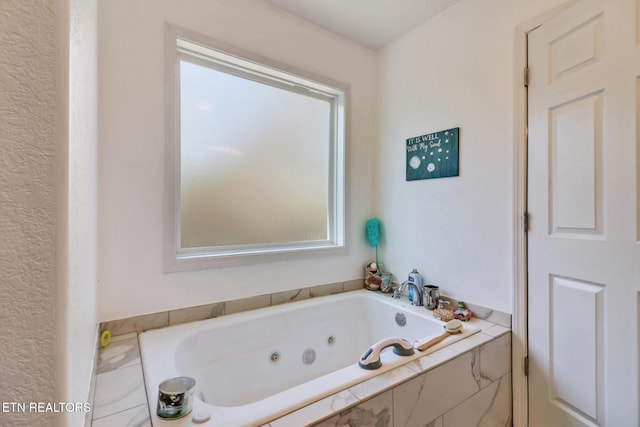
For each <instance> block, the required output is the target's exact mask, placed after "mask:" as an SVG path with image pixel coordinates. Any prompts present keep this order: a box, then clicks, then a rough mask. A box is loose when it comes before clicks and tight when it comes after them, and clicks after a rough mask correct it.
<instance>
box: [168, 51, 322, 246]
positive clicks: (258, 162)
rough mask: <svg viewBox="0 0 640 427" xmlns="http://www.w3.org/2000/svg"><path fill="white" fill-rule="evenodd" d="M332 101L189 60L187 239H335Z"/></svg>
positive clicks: (184, 129)
mask: <svg viewBox="0 0 640 427" xmlns="http://www.w3.org/2000/svg"><path fill="white" fill-rule="evenodd" d="M330 132H331V104H330V102H329V101H328V100H327V99H321V98H315V97H311V96H307V95H303V94H299V93H295V92H291V91H288V90H283V89H280V88H277V87H274V86H270V85H268V84H264V83H260V82H256V81H253V80H248V79H246V78H242V77H237V76H235V75H231V74H227V73H224V72H221V71H217V70H215V69H211V68H208V67H204V66H201V65H197V64H193V63H190V62H187V61H180V230H181V246H182V247H183V248H189V247H206V246H225V245H245V244H268V243H283V242H297V241H308V240H311V241H315V240H325V241H326V240H328V239H329V236H328V229H327V227H328V225H327V222H328V221H327V216H328V213H329V206H328V190H329V155H330V150H329V148H330V145H329V136H330Z"/></svg>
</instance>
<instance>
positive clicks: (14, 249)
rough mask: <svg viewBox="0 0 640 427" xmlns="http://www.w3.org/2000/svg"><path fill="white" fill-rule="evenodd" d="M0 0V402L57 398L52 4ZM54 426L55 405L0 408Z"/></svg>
mask: <svg viewBox="0 0 640 427" xmlns="http://www.w3.org/2000/svg"><path fill="white" fill-rule="evenodd" d="M52 3H53V2H23V1H21V0H3V1H1V2H0V94H1V95H0V147H1V148H0V236H1V237H0V292H1V294H2V296H1V297H0V337H2V344H1V345H0V384H2V387H1V389H0V402H34V401H35V402H38V401H43V402H47V401H55V399H54V398H55V396H54V393H55V374H54V373H55V369H54V367H55V358H54V354H55V342H56V340H55V335H56V322H55V310H56V275H55V219H56V215H55V213H56V212H55V209H56V188H55V154H56V107H57V99H56V77H55V76H56V72H55V71H56V69H55V65H56V32H55V31H56V14H55V12H56V11H55V6H54V5H53V4H52ZM0 424H2V425H32V426H50V425H52V424H53V416H52V414H20V413H0Z"/></svg>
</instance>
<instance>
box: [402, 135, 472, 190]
mask: <svg viewBox="0 0 640 427" xmlns="http://www.w3.org/2000/svg"><path fill="white" fill-rule="evenodd" d="M459 134H460V128H453V129H447V130H443V131H440V132H434V133H430V134H427V135H421V136H416V137H414V138H409V139H407V181H415V180H418V179H430V178H444V177H446V176H458V135H459Z"/></svg>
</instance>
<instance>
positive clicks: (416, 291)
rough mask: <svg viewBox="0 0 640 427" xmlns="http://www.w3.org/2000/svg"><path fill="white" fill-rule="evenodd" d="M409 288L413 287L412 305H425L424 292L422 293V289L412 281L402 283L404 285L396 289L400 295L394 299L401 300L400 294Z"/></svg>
mask: <svg viewBox="0 0 640 427" xmlns="http://www.w3.org/2000/svg"><path fill="white" fill-rule="evenodd" d="M407 286H410V287H413V299H412V301H411V305H422V304H423V302H422V301H423V299H422V292H421V291H420V288H419V287H418V285H416V284H415V283H413V282H410V281H408V280H407V281H405V282H402V285H400V287H398V288H396V291H397V292H398V295H397V296H396V295H394V296H393V297H394V298H399V297H400V292H404V290H405V288H406V287H407Z"/></svg>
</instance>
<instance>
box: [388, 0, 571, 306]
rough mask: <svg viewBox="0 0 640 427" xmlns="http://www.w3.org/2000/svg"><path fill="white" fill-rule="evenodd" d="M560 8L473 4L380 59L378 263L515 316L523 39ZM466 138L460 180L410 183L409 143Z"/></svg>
mask: <svg viewBox="0 0 640 427" xmlns="http://www.w3.org/2000/svg"><path fill="white" fill-rule="evenodd" d="M561 3H563V1H562V0H545V1H536V2H531V1H525V0H464V1H461V2H459V3H457V4H456V5H455V6H453V7H452V8H451V9H449V10H447V11H446V12H444V13H443V14H441V15H439V16H438V17H436V18H435V19H434V20H432V21H431V22H428V23H427V24H425V25H423V26H421V27H419V28H418V29H416V30H414V31H413V32H411V33H410V34H408V35H406V36H404V37H402V38H401V39H399V40H397V41H396V42H394V43H392V44H391V45H389V46H388V47H387V48H385V49H384V50H383V51H382V52H381V55H380V99H379V106H380V107H379V108H380V147H379V152H378V163H379V165H380V166H379V167H378V169H377V172H378V173H377V175H376V184H375V185H376V186H375V191H376V195H377V201H378V205H377V212H378V213H379V215H380V217H381V219H382V221H383V222H384V224H385V226H386V230H387V233H386V244H385V245H383V251H382V255H381V258H382V259H383V260H384V262H385V264H386V265H387V266H388V267H389V268H390V269H391V271H393V273H394V274H396V275H397V276H399V278H400V279H404V277H405V276H406V275H407V274H408V273H409V272H410V271H411V269H412V268H418V270H419V271H420V272H421V273H423V275H424V276H425V278H426V281H427V283H434V284H437V285H439V286H440V287H441V292H442V293H445V294H449V295H452V296H455V297H457V298H459V299H462V300H467V301H470V302H475V303H478V304H482V305H485V306H488V307H493V308H496V309H499V310H502V311H506V312H512V297H513V292H512V289H513V255H512V253H513V231H512V229H513V221H514V208H513V191H514V188H513V173H514V171H513V167H514V161H513V155H514V150H513V147H514V87H515V86H514V85H515V84H516V83H515V82H514V80H515V77H514V76H515V75H516V74H515V72H514V65H513V64H514V51H515V50H514V49H515V47H514V40H515V38H514V34H515V28H516V27H517V26H518V25H520V24H523V23H525V22H526V21H528V20H530V19H532V18H533V17H536V16H537V15H539V14H541V13H543V12H546V11H548V10H549V9H551V8H553V7H555V6H557V5H559V4H561ZM452 127H460V169H459V170H460V176H459V177H455V178H441V179H432V180H422V181H411V182H406V181H405V172H406V171H405V165H406V151H405V140H406V139H407V138H410V137H414V136H419V135H424V134H427V133H431V132H436V131H440V130H444V129H449V128H452Z"/></svg>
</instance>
